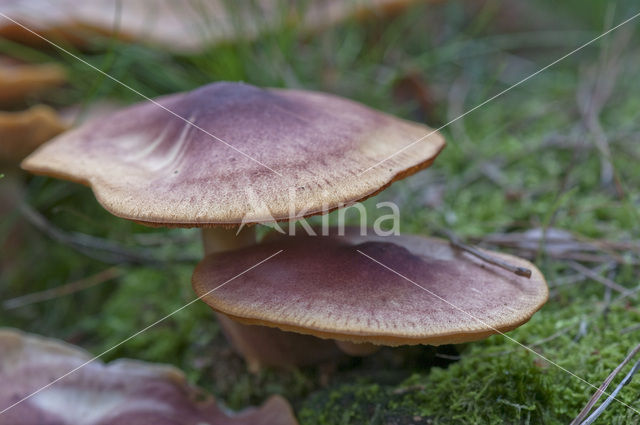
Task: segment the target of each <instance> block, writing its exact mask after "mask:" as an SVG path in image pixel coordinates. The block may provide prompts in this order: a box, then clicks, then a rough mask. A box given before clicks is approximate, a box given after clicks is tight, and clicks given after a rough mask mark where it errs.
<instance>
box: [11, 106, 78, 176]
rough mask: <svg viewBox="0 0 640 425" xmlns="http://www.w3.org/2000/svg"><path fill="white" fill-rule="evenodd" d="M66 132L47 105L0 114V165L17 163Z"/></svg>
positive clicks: (55, 114)
mask: <svg viewBox="0 0 640 425" xmlns="http://www.w3.org/2000/svg"><path fill="white" fill-rule="evenodd" d="M66 129H67V125H66V124H65V123H64V122H63V121H62V119H61V118H60V116H59V115H58V114H57V112H56V111H55V110H53V109H52V108H51V107H49V106H46V105H36V106H32V107H31V108H29V109H27V110H25V111H19V112H3V111H0V163H4V164H6V163H10V164H18V163H19V162H20V161H21V160H22V159H24V157H26V156H27V155H29V154H30V153H31V152H33V151H34V150H35V149H36V148H37V147H38V146H40V145H41V144H43V143H44V142H46V141H47V140H49V139H51V138H52V137H54V136H57V135H58V134H60V133H62V132H63V131H65V130H66ZM14 166H15V165H14Z"/></svg>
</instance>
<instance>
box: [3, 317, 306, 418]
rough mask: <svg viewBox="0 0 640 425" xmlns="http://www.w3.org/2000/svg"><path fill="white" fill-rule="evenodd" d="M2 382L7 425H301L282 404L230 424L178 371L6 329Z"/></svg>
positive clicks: (275, 400)
mask: <svg viewBox="0 0 640 425" xmlns="http://www.w3.org/2000/svg"><path fill="white" fill-rule="evenodd" d="M61 376H64V377H63V378H61V379H59V380H58V379H57V378H59V377H61ZM54 379H56V381H53V380H54ZM52 381H53V382H52ZM0 382H3V383H6V384H7V385H2V386H0V425H13V424H18V423H19V424H21V425H36V424H45V423H47V424H54V423H55V424H58V425H76V424H83V425H110V424H114V425H115V424H127V425H138V424H139V425H144V424H158V425H198V424H209V425H232V424H233V425H249V424H251V425H296V424H297V423H298V422H297V421H296V419H295V417H294V415H293V411H292V409H291V406H290V405H289V403H287V401H286V400H285V399H283V398H282V397H280V396H273V397H271V398H270V399H269V400H267V402H266V403H265V404H263V405H262V406H261V407H260V408H249V409H247V410H245V411H243V412H240V413H238V414H234V415H231V416H230V415H228V414H227V413H226V412H225V411H223V410H222V409H221V408H220V407H218V405H217V403H216V401H215V400H214V399H213V397H211V396H208V395H206V394H204V393H203V392H202V391H201V390H199V389H197V388H194V387H191V386H190V385H189V384H188V383H187V380H186V379H185V377H184V375H183V373H182V372H181V371H179V370H178V369H176V368H174V367H171V366H167V365H156V364H150V363H144V362H141V361H135V360H125V359H119V360H116V361H113V362H111V363H109V364H104V363H102V362H100V361H99V360H93V361H92V356H91V355H90V354H89V353H87V352H85V351H83V350H81V349H79V348H77V347H74V346H72V345H69V344H65V343H63V342H61V341H56V340H53V339H47V338H42V337H39V336H36V335H29V334H24V333H22V332H19V331H14V330H10V329H0ZM27 397H28V398H27Z"/></svg>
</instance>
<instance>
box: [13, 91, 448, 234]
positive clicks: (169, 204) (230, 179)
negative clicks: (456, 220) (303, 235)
mask: <svg viewBox="0 0 640 425" xmlns="http://www.w3.org/2000/svg"><path fill="white" fill-rule="evenodd" d="M158 105H160V106H158ZM167 110H169V111H171V112H168V111H167ZM173 113H174V114H177V115H178V116H179V117H178V116H176V115H174V114H173ZM418 139H421V140H420V141H419V142H417V143H414V144H413V145H411V146H410V147H409V148H405V147H406V146H407V145H409V144H411V143H412V142H414V141H416V140H418ZM443 147H444V139H443V138H442V136H441V135H440V134H439V133H437V132H435V131H433V130H431V129H430V128H428V127H426V126H424V125H420V124H417V123H412V122H409V121H405V120H401V119H398V118H395V117H393V116H390V115H387V114H384V113H382V112H379V111H375V110H373V109H370V108H368V107H365V106H363V105H361V104H358V103H356V102H353V101H350V100H346V99H343V98H340V97H337V96H333V95H329V94H323V93H317V92H310V91H303V90H284V89H262V88H258V87H254V86H251V85H248V84H242V83H228V82H219V83H214V84H209V85H207V86H203V87H201V88H199V89H196V90H194V91H191V92H187V93H179V94H174V95H170V96H166V97H162V98H159V99H158V100H157V104H155V103H152V102H144V103H141V104H137V105H134V106H131V107H128V108H125V109H123V110H121V111H119V112H116V113H114V114H110V115H108V116H105V117H104V118H102V119H101V120H93V121H91V122H89V123H87V124H85V125H82V126H80V127H79V128H77V129H75V130H72V131H69V132H67V133H65V134H63V135H61V136H60V137H58V138H56V139H54V140H52V141H50V142H49V143H47V144H45V145H44V146H42V147H41V148H40V149H38V150H37V151H36V152H34V153H33V154H32V155H30V156H29V157H28V158H27V159H26V160H25V161H24V162H23V163H22V166H23V168H24V169H26V170H27V171H31V172H33V173H36V174H46V175H50V176H53V177H58V178H63V179H68V180H72V181H77V182H81V183H84V184H87V185H89V186H91V187H92V189H93V191H94V193H95V195H96V197H97V199H98V201H99V202H100V203H101V204H102V205H103V206H104V207H105V208H106V209H107V210H109V211H110V212H111V213H113V214H115V215H117V216H120V217H123V218H127V219H130V220H134V221H137V222H141V223H143V224H146V225H151V226H175V227H211V226H227V227H229V226H235V225H239V224H241V223H246V224H251V223H261V222H271V221H274V220H292V219H296V218H301V217H304V216H309V215H314V214H319V213H325V212H328V211H329V210H333V209H336V208H339V207H340V206H344V205H348V204H351V203H353V202H356V201H360V200H363V199H365V198H367V197H369V196H372V195H374V194H375V193H377V192H379V191H381V190H382V189H384V188H385V187H387V186H388V185H390V184H391V183H392V182H393V181H395V180H398V179H401V178H403V177H406V176H408V175H410V174H413V173H415V172H417V171H419V170H421V169H423V168H425V167H427V166H429V165H430V164H431V162H432V161H433V159H434V158H435V157H436V155H437V154H438V153H439V152H440V150H441V149H442V148H443ZM403 149H404V150H403ZM387 158H388V159H387ZM382 159H387V160H386V161H385V162H384V163H383V164H382V165H380V166H376V167H374V168H371V169H369V170H368V171H367V172H366V173H364V174H362V172H363V171H365V170H367V169H368V167H371V166H374V165H376V164H377V163H378V162H379V161H380V160H382Z"/></svg>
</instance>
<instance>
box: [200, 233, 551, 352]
mask: <svg viewBox="0 0 640 425" xmlns="http://www.w3.org/2000/svg"><path fill="white" fill-rule="evenodd" d="M278 250H283V252H282V253H281V254H279V255H278V256H276V257H274V258H272V259H271V260H270V261H268V262H265V263H264V264H262V265H261V266H260V268H259V269H256V270H251V271H249V272H247V273H244V274H242V275H241V276H238V277H236V278H235V279H234V280H233V282H230V284H228V285H225V286H224V287H221V288H218V289H217V290H215V291H212V289H213V288H214V287H215V286H216V285H218V284H219V283H218V282H223V281H225V280H227V279H229V278H231V277H233V276H235V275H237V274H239V273H240V272H242V271H244V270H246V269H247V268H249V267H250V266H251V265H253V264H255V263H256V262H257V261H259V260H260V259H263V258H266V257H268V256H269V255H271V254H272V253H273V252H276V251H278ZM492 255H493V256H495V257H498V258H501V259H503V260H505V261H508V262H510V263H512V264H515V265H517V266H522V267H526V268H529V269H531V270H532V276H531V278H530V279H525V278H522V277H519V276H516V275H514V274H512V273H510V272H508V271H506V270H504V269H501V268H498V267H495V266H493V265H489V264H486V263H484V262H482V261H481V260H479V259H477V258H476V257H473V256H471V255H469V254H467V253H463V252H459V251H456V250H454V249H452V248H451V246H450V245H449V243H447V242H446V241H443V240H440V239H433V238H424V237H419V236H390V237H379V236H360V235H358V234H357V232H356V231H348V232H347V234H346V235H345V236H342V237H338V236H329V237H310V236H296V237H282V238H278V239H276V240H274V241H268V242H266V243H262V244H259V245H254V246H251V247H247V248H243V249H238V250H236V251H233V252H223V253H218V254H213V255H209V256H207V257H206V258H205V259H204V260H203V261H202V262H201V263H200V264H199V265H198V267H197V268H196V270H195V273H194V275H193V279H192V280H193V287H194V289H195V291H196V293H197V294H198V295H199V296H201V297H202V299H203V300H204V301H205V302H206V303H207V304H209V305H210V306H211V307H212V308H213V309H214V310H215V311H217V312H221V313H224V314H225V315H228V316H229V317H231V318H232V319H233V320H236V321H238V322H241V323H245V324H249V325H262V326H270V327H276V328H279V329H281V330H284V331H289V332H297V333H301V334H307V335H313V336H316V337H320V338H330V339H335V340H338V341H345V342H347V343H349V345H348V347H350V348H351V347H354V348H360V349H362V348H368V347H367V346H366V345H364V346H357V345H354V343H355V344H362V343H366V344H374V345H389V346H397V345H404V344H430V345H440V344H451V343H461V342H466V341H473V340H478V339H482V338H485V337H488V336H490V335H492V334H495V333H502V332H506V331H509V330H512V329H514V328H516V327H518V326H520V325H522V324H523V323H525V322H527V321H528V320H529V319H530V318H531V316H532V315H533V314H534V313H535V312H536V311H537V310H538V309H539V308H540V307H541V306H542V305H543V304H544V303H545V302H546V300H547V297H548V289H547V285H546V283H545V280H544V277H543V276H542V274H541V273H540V271H539V270H537V269H536V267H535V266H533V265H532V264H530V263H529V262H527V261H525V260H523V259H520V258H517V257H513V256H510V255H506V254H499V253H492ZM341 344H343V343H341Z"/></svg>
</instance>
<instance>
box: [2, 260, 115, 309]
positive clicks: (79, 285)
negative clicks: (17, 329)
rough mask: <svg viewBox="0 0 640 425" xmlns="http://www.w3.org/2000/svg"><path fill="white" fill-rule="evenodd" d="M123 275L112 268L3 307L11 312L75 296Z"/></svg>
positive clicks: (25, 297) (22, 298)
mask: <svg viewBox="0 0 640 425" xmlns="http://www.w3.org/2000/svg"><path fill="white" fill-rule="evenodd" d="M123 273H124V272H123V270H122V269H119V268H117V267H110V268H108V269H106V270H103V271H101V272H99V273H96V274H94V275H92V276H89V277H85V278H83V279H80V280H76V281H74V282H70V283H67V284H65V285H61V286H57V287H55V288H51V289H47V290H45V291H40V292H33V293H31V294H27V295H22V296H19V297H16V298H11V299H9V300H6V301H4V302H3V303H2V307H3V308H4V309H5V310H10V309H14V308H19V307H24V306H25V305H30V304H35V303H39V302H42V301H47V300H51V299H54V298H58V297H60V296H63V295H69V294H73V293H75V292H79V291H82V290H84V289H88V288H91V287H92V286H96V285H99V284H101V283H104V282H107V281H109V280H112V279H115V278H117V277H119V276H121V275H122V274H123Z"/></svg>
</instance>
